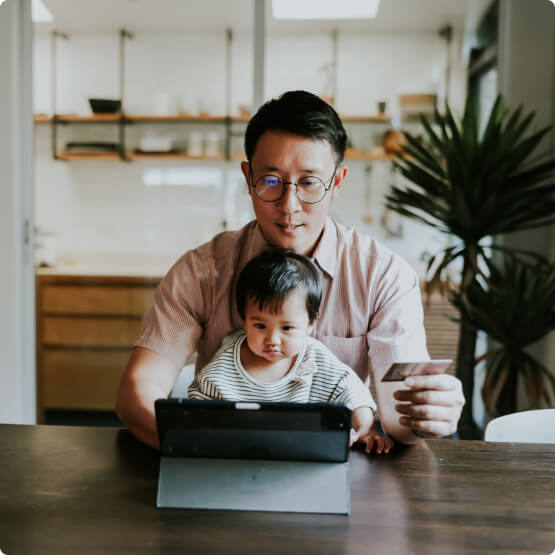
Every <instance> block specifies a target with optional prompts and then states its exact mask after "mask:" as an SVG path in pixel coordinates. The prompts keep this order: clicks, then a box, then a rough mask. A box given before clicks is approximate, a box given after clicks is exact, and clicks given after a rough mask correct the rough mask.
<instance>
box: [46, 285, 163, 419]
mask: <svg viewBox="0 0 555 555" xmlns="http://www.w3.org/2000/svg"><path fill="white" fill-rule="evenodd" d="M158 282H159V278H143V277H125V276H121V277H120V276H118V277H115V276H114V277H110V276H72V275H38V276H37V283H36V285H37V289H36V290H37V415H38V420H39V422H44V421H45V413H46V411H49V410H96V411H114V410H115V396H116V390H117V386H118V384H119V380H120V377H121V375H122V373H123V370H124V368H125V365H126V363H127V360H128V358H129V355H130V353H131V350H132V347H133V343H134V342H135V341H136V340H137V338H138V337H139V334H140V331H141V326H142V317H143V314H144V313H145V312H146V310H147V309H148V307H149V306H150V305H151V303H152V299H153V296H154V290H155V288H156V286H157V284H158Z"/></svg>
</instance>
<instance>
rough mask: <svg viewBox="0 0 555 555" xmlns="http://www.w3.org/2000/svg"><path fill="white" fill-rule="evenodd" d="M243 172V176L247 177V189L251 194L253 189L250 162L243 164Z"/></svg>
mask: <svg viewBox="0 0 555 555" xmlns="http://www.w3.org/2000/svg"><path fill="white" fill-rule="evenodd" d="M241 171H242V172H243V175H244V176H245V182H246V183H247V188H248V190H249V194H250V192H251V187H250V184H251V182H250V179H251V172H250V164H249V163H248V162H245V161H243V162H241Z"/></svg>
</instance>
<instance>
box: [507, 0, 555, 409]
mask: <svg viewBox="0 0 555 555" xmlns="http://www.w3.org/2000/svg"><path fill="white" fill-rule="evenodd" d="M499 31H500V34H499V92H500V93H501V94H503V96H504V98H505V100H506V103H507V105H508V106H509V107H510V108H513V109H514V108H516V107H517V106H518V105H519V104H521V103H522V104H523V105H524V107H525V110H526V112H531V111H532V110H535V111H536V117H535V120H534V122H533V124H532V126H531V129H530V132H535V131H539V130H540V129H541V128H543V127H545V126H548V125H554V126H555V7H554V6H553V4H552V3H551V2H549V1H548V0H528V2H520V1H519V0H501V2H500V26H499ZM538 150H539V151H542V152H543V151H548V150H551V153H552V154H553V152H555V128H554V129H552V131H551V133H550V135H548V136H547V137H546V138H545V139H544V141H543V143H542V145H541V146H540V147H539V149H538ZM554 239H555V226H551V228H548V227H546V228H541V229H537V230H531V231H528V232H521V233H518V234H508V235H507V236H506V237H505V243H506V244H508V245H510V246H514V247H517V248H523V249H531V250H534V251H536V252H539V253H541V254H543V255H545V256H547V257H549V258H550V259H551V260H553V255H554V254H555V247H554ZM531 351H532V353H533V355H534V356H536V357H537V358H538V359H539V360H540V361H543V363H544V364H545V365H546V366H547V368H549V370H550V371H551V372H555V333H554V332H552V333H551V334H549V335H548V336H547V337H546V338H545V339H544V340H543V341H541V342H539V343H537V344H536V345H534V346H533V348H532V349H531ZM519 397H520V398H519V406H520V407H521V408H525V407H526V406H527V402H528V401H527V398H526V397H525V395H524V393H523V392H522V391H521V394H520V396H519Z"/></svg>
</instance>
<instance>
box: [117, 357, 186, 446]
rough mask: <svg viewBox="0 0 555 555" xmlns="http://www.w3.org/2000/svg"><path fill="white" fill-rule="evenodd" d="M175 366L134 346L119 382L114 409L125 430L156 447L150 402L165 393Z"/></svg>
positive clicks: (157, 444) (172, 377)
mask: <svg viewBox="0 0 555 555" xmlns="http://www.w3.org/2000/svg"><path fill="white" fill-rule="evenodd" d="M178 374H179V369H178V368H176V367H175V366H173V365H172V364H171V363H170V362H169V361H168V360H166V359H164V358H163V357H161V356H160V355H158V354H157V353H154V352H152V351H149V350H148V349H142V348H140V347H139V348H135V349H134V350H133V353H132V354H131V357H130V359H129V363H128V365H127V368H126V369H125V372H124V373H123V376H122V378H121V382H120V385H119V389H118V393H117V399H116V411H117V413H118V416H119V417H120V418H121V419H122V420H123V421H124V422H125V424H126V426H127V427H128V428H129V431H130V432H131V433H132V434H133V435H134V436H135V437H136V438H137V439H139V440H140V441H142V442H143V443H146V444H147V445H149V446H150V447H153V448H155V449H159V448H160V445H159V441H158V431H157V429H156V416H155V413H154V402H155V401H156V399H162V398H165V397H167V396H168V394H169V393H170V391H171V388H172V387H173V384H174V383H175V381H176V379H177V376H178Z"/></svg>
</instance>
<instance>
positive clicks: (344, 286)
mask: <svg viewBox="0 0 555 555" xmlns="http://www.w3.org/2000/svg"><path fill="white" fill-rule="evenodd" d="M346 139H347V137H346V133H345V129H344V127H343V125H342V123H341V121H340V119H339V117H338V115H337V113H336V112H335V110H334V109H333V108H332V107H331V106H329V105H328V104H326V103H325V102H324V101H322V100H321V99H320V98H318V97H317V96H315V95H313V94H311V93H308V92H305V91H292V92H288V93H285V94H283V95H282V96H281V97H279V98H278V99H274V100H271V101H269V102H267V103H266V104H264V105H263V106H262V107H261V108H260V110H259V111H258V112H257V113H256V114H255V115H254V116H253V118H252V119H251V121H250V122H249V125H248V127H247V132H246V135H245V150H246V155H247V159H248V162H242V163H241V169H242V171H243V174H244V176H245V180H246V182H247V186H248V188H249V194H250V196H251V198H252V203H253V208H254V212H255V214H256V220H255V221H253V222H251V223H249V224H247V225H246V226H245V227H244V228H243V229H241V230H239V231H231V232H225V233H221V234H219V235H217V236H216V237H214V239H213V240H212V241H210V242H209V243H206V244H205V245H202V246H200V247H199V248H197V249H194V250H192V251H189V252H187V253H185V254H184V255H183V256H182V257H181V258H180V259H179V260H178V261H177V262H176V264H175V265H174V266H173V267H172V269H171V270H170V271H169V272H168V274H167V275H166V277H165V278H164V279H163V280H162V282H161V283H160V285H159V287H158V289H157V291H156V295H155V299H154V306H153V307H152V309H151V310H150V311H149V312H148V314H147V315H146V317H145V322H144V326H143V331H142V334H141V337H140V338H139V340H138V342H137V343H136V346H135V349H134V350H133V353H132V355H131V357H130V360H129V363H128V365H127V368H126V370H125V372H124V374H123V376H122V379H121V383H120V387H119V390H118V395H117V411H118V414H119V416H120V418H121V419H122V420H123V421H124V422H125V423H126V424H127V426H128V428H129V430H130V431H131V432H132V433H133V434H134V435H135V436H136V437H137V438H139V439H140V440H141V441H143V442H145V443H147V444H148V445H150V446H152V447H155V448H158V447H159V445H158V436H157V432H156V423H155V416H154V401H155V400H156V399H158V398H161V397H167V396H168V394H169V393H170V391H171V389H172V387H173V385H174V383H175V381H176V379H177V376H178V374H179V371H180V369H181V367H182V366H183V364H184V362H185V361H186V360H187V358H188V357H189V356H190V355H191V354H192V353H193V352H195V351H196V352H197V354H198V359H197V365H196V373H197V374H198V372H199V370H200V369H201V368H202V367H203V366H204V365H206V364H207V363H208V362H209V360H210V359H211V357H212V356H213V354H214V353H215V352H216V350H217V349H218V347H219V346H220V342H221V340H222V339H223V337H225V336H226V335H228V334H229V333H231V332H232V331H234V330H236V329H239V328H241V326H242V323H241V319H240V316H239V314H238V313H237V310H236V308H235V304H236V303H235V299H234V291H235V280H236V278H237V276H238V274H239V272H240V271H241V269H242V268H243V267H244V266H245V265H246V263H247V262H248V261H249V260H250V259H252V258H253V257H254V256H256V255H257V254H259V253H260V252H261V251H262V250H264V249H265V248H267V247H268V245H271V246H273V247H279V248H283V249H291V250H293V251H294V252H297V253H300V254H304V255H306V256H309V257H311V258H312V259H313V260H314V262H315V263H316V265H317V266H318V268H319V269H320V271H321V273H322V280H323V289H324V294H323V300H322V307H321V312H320V314H319V318H318V320H317V321H316V324H315V326H314V335H315V336H316V338H317V339H319V340H320V341H322V342H323V343H324V344H326V345H327V346H328V347H329V348H330V349H331V351H332V352H334V353H335V355H336V356H337V357H338V358H339V359H340V360H342V361H343V362H345V363H346V364H347V365H349V366H350V367H351V368H353V369H354V370H355V371H356V372H357V373H358V374H359V375H360V377H361V378H362V379H363V380H365V379H367V378H368V373H369V372H368V367H369V366H370V367H371V369H372V373H373V376H374V384H375V386H376V391H377V394H378V405H379V408H380V419H381V423H382V426H383V428H384V429H385V430H386V432H387V433H388V434H389V435H391V436H392V437H393V438H395V439H396V440H397V441H400V442H402V443H414V442H415V441H418V437H442V436H445V435H449V434H451V433H453V432H454V431H455V430H456V426H457V422H458V419H459V417H460V412H461V409H462V406H463V404H464V397H463V394H462V388H461V384H460V382H459V380H457V379H456V378H455V377H453V376H450V375H439V376H437V375H436V376H432V375H430V376H418V377H412V378H408V379H406V380H405V382H404V384H402V385H387V384H383V383H381V381H380V380H381V378H382V376H383V375H384V373H385V371H386V370H387V368H388V367H389V366H390V364H391V362H393V361H403V360H406V361H416V360H428V359H429V356H428V353H427V350H426V340H425V333H424V327H423V314H422V302H421V298H420V288H419V280H418V277H417V276H416V273H415V272H414V270H412V268H411V267H410V266H409V265H408V264H407V263H406V262H404V261H403V260H402V259H401V258H400V257H398V256H397V255H395V254H394V253H392V252H391V251H389V250H388V249H386V248H385V247H384V246H382V245H380V244H379V243H377V242H376V241H374V240H372V239H370V238H369V237H365V236H363V235H361V234H359V233H358V232H356V231H354V230H352V229H350V228H346V227H344V226H341V225H340V224H338V223H337V222H335V221H334V220H333V219H331V218H329V217H328V213H329V210H330V206H331V204H332V202H333V200H334V199H335V197H336V196H337V195H338V194H339V191H340V190H341V187H342V184H343V182H344V180H345V177H346V175H347V168H346V167H345V166H344V165H343V164H342V162H343V156H344V153H345V145H346ZM397 401H398V402H397Z"/></svg>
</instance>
